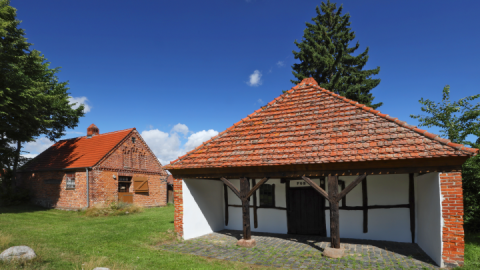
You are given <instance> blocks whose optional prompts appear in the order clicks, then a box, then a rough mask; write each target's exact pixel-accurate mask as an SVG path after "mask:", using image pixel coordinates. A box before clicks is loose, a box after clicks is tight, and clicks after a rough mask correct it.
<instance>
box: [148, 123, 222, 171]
mask: <svg viewBox="0 0 480 270" xmlns="http://www.w3.org/2000/svg"><path fill="white" fill-rule="evenodd" d="M188 132H190V130H189V129H188V127H187V125H184V124H180V123H178V124H176V125H175V126H174V127H173V128H172V130H171V131H170V133H167V132H163V131H160V130H158V129H152V130H145V131H142V137H143V139H144V140H145V142H146V143H147V144H148V146H149V147H150V149H152V151H153V153H154V154H155V155H156V156H157V158H158V159H159V160H160V163H162V165H167V164H169V163H170V161H172V160H175V159H177V158H178V157H179V156H183V155H185V153H186V152H188V151H190V150H192V149H194V148H195V147H197V146H199V145H201V144H202V143H203V142H204V141H207V140H209V139H210V138H211V137H213V136H216V135H217V134H218V131H215V130H213V129H209V130H208V131H207V130H202V131H199V132H196V133H193V134H192V135H190V136H189V137H188V139H187V142H186V143H185V145H183V146H182V143H181V140H180V136H179V135H178V134H179V133H182V134H184V135H186V134H188Z"/></svg>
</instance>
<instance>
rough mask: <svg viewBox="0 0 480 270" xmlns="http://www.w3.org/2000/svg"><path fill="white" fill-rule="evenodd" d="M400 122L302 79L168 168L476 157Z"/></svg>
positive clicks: (455, 145)
mask: <svg viewBox="0 0 480 270" xmlns="http://www.w3.org/2000/svg"><path fill="white" fill-rule="evenodd" d="M477 153H478V149H473V148H468V147H465V146H463V145H460V144H455V143H452V142H450V141H449V140H447V139H443V138H440V137H439V136H437V135H435V134H432V133H430V132H428V131H426V130H422V129H418V128H417V127H415V126H412V125H409V124H407V123H406V122H404V121H401V120H399V119H398V118H393V117H391V116H389V115H387V114H382V113H381V112H380V111H378V110H374V109H373V108H370V107H367V106H365V105H364V104H359V103H358V102H356V101H352V100H349V99H347V98H345V97H342V96H339V95H337V94H335V93H333V92H331V91H328V90H326V89H323V88H321V87H319V86H318V84H317V82H316V81H315V80H314V79H313V78H308V79H305V80H303V81H302V82H301V83H300V84H298V85H297V86H295V87H293V88H292V89H291V90H289V91H287V92H286V93H284V94H282V95H281V96H280V97H277V98H276V99H274V100H273V101H271V102H270V103H268V105H267V106H265V107H262V109H259V110H256V111H255V112H254V113H252V114H250V115H249V116H248V117H246V118H244V119H242V120H240V121H239V122H237V123H235V124H234V125H233V126H232V127H229V128H228V129H227V130H225V131H223V132H221V133H220V134H218V136H216V137H213V138H212V139H210V140H209V141H207V142H205V143H203V144H202V145H200V146H199V147H197V148H196V149H194V150H193V151H190V152H188V153H187V154H186V155H184V156H182V157H180V158H179V159H177V160H175V161H172V162H170V165H167V166H164V169H187V168H206V167H210V168H215V167H245V166H269V165H287V164H311V163H334V162H358V161H367V160H396V159H411V158H433V157H443V156H472V155H475V154H477Z"/></svg>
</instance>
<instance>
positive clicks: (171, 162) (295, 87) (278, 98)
mask: <svg viewBox="0 0 480 270" xmlns="http://www.w3.org/2000/svg"><path fill="white" fill-rule="evenodd" d="M302 82H303V81H302ZM302 82H300V83H299V84H297V85H295V86H294V87H292V89H290V90H288V91H286V92H285V93H283V94H281V95H280V96H278V97H276V98H274V99H273V100H272V101H270V102H269V103H267V105H265V106H263V107H261V108H260V109H258V110H255V111H254V112H253V113H251V114H249V115H247V117H245V118H243V119H241V120H240V121H238V122H237V123H235V124H233V125H232V126H231V127H229V128H227V129H226V130H224V131H222V132H220V133H218V134H217V135H216V136H213V137H212V138H210V139H209V140H207V141H205V142H203V143H202V144H201V145H199V146H197V147H195V148H194V149H192V150H190V151H188V152H187V153H186V154H185V155H183V156H180V157H178V158H177V159H175V160H173V161H170V164H167V165H165V166H164V167H168V166H170V165H171V164H173V163H175V162H178V161H181V160H182V159H184V158H186V157H187V156H188V155H190V154H191V153H192V152H194V151H197V150H200V149H202V148H203V146H206V145H207V144H209V143H212V142H213V141H215V140H216V139H218V138H220V137H222V136H224V135H225V134H226V133H227V132H229V131H231V130H233V129H235V128H236V127H237V126H238V125H240V124H241V123H243V122H244V121H246V120H249V119H251V118H252V117H253V116H255V115H257V114H258V113H260V112H262V111H264V110H266V109H268V108H270V107H272V106H273V105H275V104H276V103H277V102H278V101H280V100H284V99H285V98H287V97H288V96H289V95H290V94H292V93H293V92H295V90H297V89H298V88H299V87H300V85H301V84H302ZM310 84H311V83H310ZM304 85H305V83H303V85H302V86H304ZM282 96H283V98H282ZM167 170H168V168H167Z"/></svg>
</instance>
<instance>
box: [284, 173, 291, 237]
mask: <svg viewBox="0 0 480 270" xmlns="http://www.w3.org/2000/svg"><path fill="white" fill-rule="evenodd" d="M285 203H286V204H287V233H292V232H291V231H290V211H291V210H290V209H291V208H290V181H286V182H285Z"/></svg>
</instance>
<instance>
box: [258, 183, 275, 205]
mask: <svg viewBox="0 0 480 270" xmlns="http://www.w3.org/2000/svg"><path fill="white" fill-rule="evenodd" d="M260 206H261V207H275V184H271V185H269V184H263V185H261V186H260Z"/></svg>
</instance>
